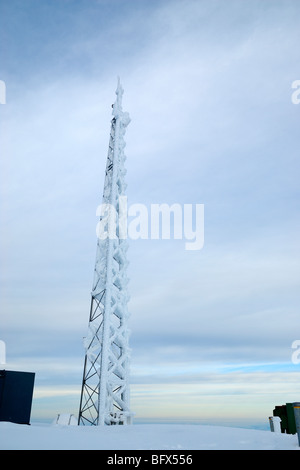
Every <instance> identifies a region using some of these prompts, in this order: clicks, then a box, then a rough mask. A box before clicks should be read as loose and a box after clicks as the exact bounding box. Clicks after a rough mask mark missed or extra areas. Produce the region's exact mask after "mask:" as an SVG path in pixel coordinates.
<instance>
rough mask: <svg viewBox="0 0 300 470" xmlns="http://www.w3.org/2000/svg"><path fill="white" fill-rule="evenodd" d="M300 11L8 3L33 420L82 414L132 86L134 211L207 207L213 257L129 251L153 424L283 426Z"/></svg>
mask: <svg viewBox="0 0 300 470" xmlns="http://www.w3.org/2000/svg"><path fill="white" fill-rule="evenodd" d="M299 14H300V3H299V1H298V0H281V1H279V0H251V1H243V0H227V1H224V0H186V1H184V0H151V1H150V0H126V1H125V0H52V1H50V0H0V54H1V60H0V80H3V81H4V82H5V84H6V104H1V105H0V139H1V158H0V165H1V168H0V171H1V173H0V179H1V180H0V182H1V199H0V201H1V204H0V210H1V212H0V217H1V219H0V222H1V238H0V241H1V273H0V276H1V291H0V293H1V305H0V307H1V330H0V339H1V340H3V341H5V342H6V347H7V366H6V368H7V369H12V370H25V371H26V370H27V371H33V372H35V373H36V386H35V396H34V402H33V410H32V419H47V420H52V419H54V418H55V417H56V415H57V413H60V412H65V413H67V412H71V413H75V414H77V413H78V407H79V395H80V387H81V380H82V372H83V360H84V350H83V344H82V338H83V336H85V334H86V331H87V324H88V316H89V306H90V291H91V287H92V279H93V269H94V261H95V253H96V224H97V217H96V209H97V206H98V205H99V204H100V203H101V195H102V189H103V183H104V172H105V165H106V156H107V150H108V140H109V131H110V121H111V118H112V115H111V104H112V103H113V102H114V101H115V96H116V95H115V90H116V86H117V76H120V77H121V82H122V85H123V87H124V97H123V109H124V111H128V112H129V114H130V117H131V123H130V125H129V127H128V128H127V133H126V136H125V140H126V144H127V145H126V149H125V150H126V155H127V161H126V166H127V183H128V191H127V193H128V200H129V204H133V203H140V204H145V205H147V207H150V205H151V204H153V203H156V204H160V203H168V204H170V205H171V204H173V203H177V204H181V205H183V204H194V205H195V204H204V213H205V225H204V229H205V234H204V236H205V242H204V246H203V248H202V249H201V250H199V251H188V250H186V249H185V243H184V240H137V241H133V240H130V241H129V245H130V247H129V252H128V258H129V261H130V266H129V273H128V274H129V277H130V284H129V290H130V295H131V300H130V304H129V308H130V312H131V318H130V330H131V337H130V344H131V348H132V361H131V383H132V386H131V397H132V398H131V403H132V410H133V411H134V412H136V418H137V421H138V420H148V421H149V420H151V419H154V420H161V419H162V420H166V419H174V420H177V421H178V420H179V421H180V420H181V421H183V420H190V419H193V418H195V419H196V420H198V422H210V423H213V422H220V421H222V422H224V423H232V422H233V421H234V420H237V421H236V422H241V423H242V424H243V425H247V424H249V423H251V424H253V425H261V424H266V425H268V416H269V415H271V414H272V410H273V407H274V406H275V405H279V404H284V403H286V402H290V401H299V398H300V386H299V379H300V364H294V363H293V362H292V359H291V357H292V353H293V350H292V348H291V345H292V342H293V341H295V340H297V339H300V320H299V300H300V289H299V278H300V277H299V274H300V273H299V266H300V263H299V261H300V259H299V257H300V251H299V228H300V223H299V169H300V165H299V144H300V133H299V122H300V104H299V105H297V104H294V103H293V102H292V99H291V98H292V93H293V89H292V83H293V82H294V81H295V80H299V79H300V66H299V64H300V49H299V42H300V37H299V36H300V30H299Z"/></svg>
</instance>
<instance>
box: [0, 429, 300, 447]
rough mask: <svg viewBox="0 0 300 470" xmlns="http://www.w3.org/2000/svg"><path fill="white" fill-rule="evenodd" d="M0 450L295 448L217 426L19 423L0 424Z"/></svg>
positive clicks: (293, 443) (275, 437)
mask: <svg viewBox="0 0 300 470" xmlns="http://www.w3.org/2000/svg"><path fill="white" fill-rule="evenodd" d="M0 449H1V450H75V449H76V450H92V449H94V450H97V449H98V450H99V449H100V450H101V449H102V450H126V449H129V450H172V451H174V450H178V451H180V450H298V449H299V446H298V438H297V435H290V434H282V433H274V432H271V431H258V430H254V429H240V428H230V427H221V426H208V425H207V426H206V425H189V424H186V425H185V424H182V425H181V424H134V425H131V426H63V425H31V426H28V425H19V424H14V423H8V422H0Z"/></svg>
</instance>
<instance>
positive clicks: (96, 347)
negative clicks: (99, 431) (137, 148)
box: [78, 81, 132, 425]
mask: <svg viewBox="0 0 300 470" xmlns="http://www.w3.org/2000/svg"><path fill="white" fill-rule="evenodd" d="M116 95H117V98H116V101H115V103H114V105H113V111H112V114H113V118H112V121H111V131H110V140H109V148H108V156H107V164H106V173H105V182H104V191H103V200H102V206H101V207H102V212H101V215H100V221H101V224H102V229H103V228H104V230H102V234H100V235H99V234H98V239H97V251H96V261H95V271H94V282H93V288H92V293H91V307H90V317H89V326H88V334H87V336H86V338H85V339H84V346H85V363H84V372H83V380H82V390H81V399H80V409H79V417H78V424H84V425H103V424H106V425H111V424H130V423H131V419H132V418H131V416H132V414H131V413H130V410H129V381H128V379H129V347H128V336H129V333H128V329H127V320H128V310H127V302H128V293H127V283H128V279H127V276H126V268H127V264H128V262H127V258H126V251H127V240H126V236H124V230H122V228H124V227H122V219H121V217H122V216H121V208H120V206H121V203H120V201H121V200H122V197H123V198H124V195H125V189H126V183H125V173H126V170H125V166H124V162H125V159H126V157H125V155H124V147H125V142H124V135H125V132H126V127H127V126H128V124H129V122H130V117H129V114H128V113H125V112H123V111H122V95H123V89H122V86H121V84H120V81H118V87H117V90H116Z"/></svg>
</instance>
